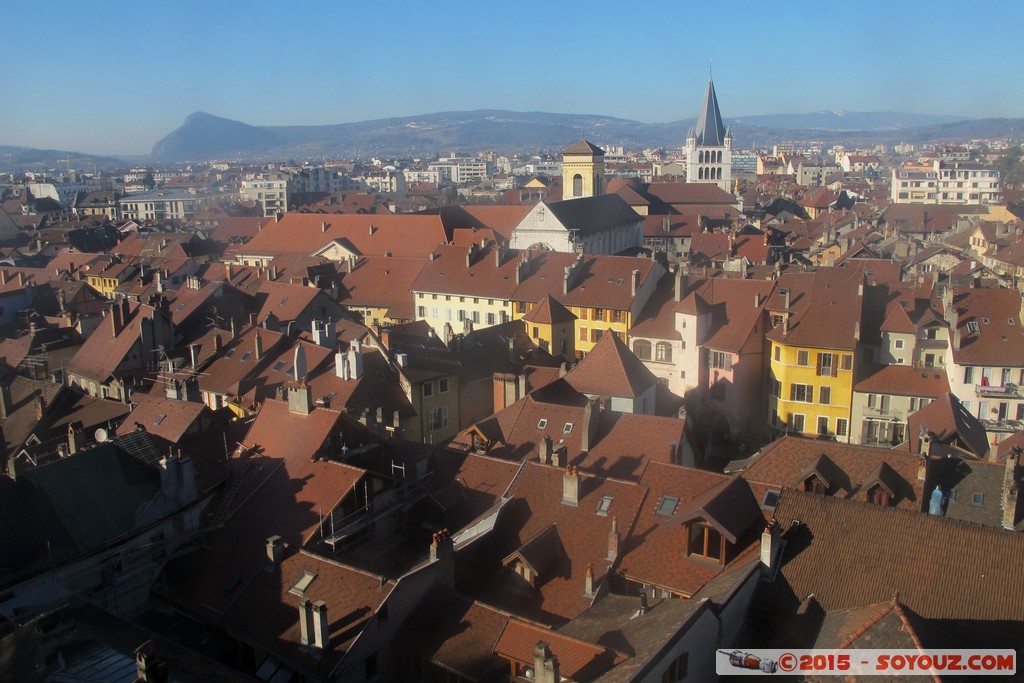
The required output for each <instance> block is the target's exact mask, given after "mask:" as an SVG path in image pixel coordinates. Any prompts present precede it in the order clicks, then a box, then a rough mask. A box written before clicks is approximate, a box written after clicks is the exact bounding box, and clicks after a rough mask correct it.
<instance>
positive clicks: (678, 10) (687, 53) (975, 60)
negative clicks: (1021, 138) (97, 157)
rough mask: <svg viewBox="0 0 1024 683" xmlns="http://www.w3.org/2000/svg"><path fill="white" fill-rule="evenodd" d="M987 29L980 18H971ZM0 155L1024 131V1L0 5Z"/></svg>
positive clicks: (177, 0) (240, 0)
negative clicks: (871, 130) (232, 131)
mask: <svg viewBox="0 0 1024 683" xmlns="http://www.w3.org/2000/svg"><path fill="white" fill-rule="evenodd" d="M978 11H982V14H981V15H979V14H977V12H978ZM2 18H3V25H4V26H5V30H4V31H3V34H4V35H3V39H2V40H0V63H2V64H3V65H4V67H5V76H6V78H5V79H4V81H5V83H4V86H3V89H2V95H0V144H12V145H23V146H28V147H44V148H56V149H70V150H77V151H83V152H89V153H109V154H146V153H148V152H149V150H150V148H151V147H152V145H153V143H154V142H156V141H157V140H159V139H160V138H161V137H163V136H164V135H166V134H167V133H169V132H170V131H172V130H174V129H175V128H177V127H178V126H179V125H180V124H181V123H182V121H183V120H184V118H185V117H186V116H187V115H188V114H190V113H192V112H194V111H207V112H210V113H211V114H216V115H218V116H224V117H227V118H231V119H237V120H240V121H245V122H246V123H251V124H256V125H300V124H323V123H344V122H348V121H360V120H365V119H373V118H381V117H387V116H407V115H416V114H425V113H431V112H437V111H448V110H466V109H491V108H493V109H512V110H517V111H547V112H562V113H580V114H584V113H585V114H604V115H609V116H618V117H623V118H629V119H636V120H639V121H644V122H667V121H674V120H678V119H683V118H689V117H692V116H695V115H696V113H697V108H698V106H699V104H700V100H701V97H702V95H703V89H704V83H705V79H706V78H707V72H708V64H709V61H713V68H714V75H715V86H716V88H717V90H718V98H719V103H720V105H721V108H722V113H723V115H724V116H725V117H727V118H728V117H734V116H746V115H754V114H775V113H805V112H810V111H818V110H840V109H842V110H849V111H883V110H887V111H903V112H915V113H935V114H957V115H964V116H971V117H986V116H1008V117H1020V116H1024V88H1022V87H1021V86H1022V80H1024V76H1022V67H1024V41H1022V40H1021V39H1020V31H1021V28H1022V27H1024V3H1022V2H1017V1H1016V0H1012V1H1011V0H999V1H997V2H988V3H984V4H983V5H982V4H981V3H965V2H949V1H946V0H933V1H931V2H903V1H901V0H888V1H886V2H864V1H858V2H849V3H833V2H821V3H813V4H812V3H803V2H795V1H794V2H786V1H782V2H758V1H751V2H730V1H728V0H718V1H716V2H682V1H673V2H636V3H623V2H614V3H610V2H609V3H604V2H589V3H584V2H573V1H563V0H555V1H554V2H550V3H545V2H489V1H484V2H481V1H480V0H474V1H472V2H444V1H442V0H432V1H431V2H424V1H421V0H409V1H408V2H388V1H386V0H382V1H378V2H365V3H357V2H353V1H351V0H350V1H344V2H339V1H323V2H320V1H308V0H307V1H302V2H296V3H283V2H273V3H272V2H263V1H256V0H253V1H249V0H203V1H202V2H198V1H193V0H174V1H173V2H170V1H168V2H139V1H138V0H134V1H132V2H107V1H104V0H96V1H94V2H60V1H58V2H57V3H54V4H50V5H45V9H43V6H41V5H39V4H37V3H32V2H11V3H6V5H5V7H4V9H3V13H2Z"/></svg>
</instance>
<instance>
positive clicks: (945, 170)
mask: <svg viewBox="0 0 1024 683" xmlns="http://www.w3.org/2000/svg"><path fill="white" fill-rule="evenodd" d="M890 199H891V200H892V201H893V203H896V204H966V205H978V204H993V203H997V202H999V201H1000V200H1001V199H1002V191H1001V189H1000V182H999V171H998V170H996V169H994V168H992V167H990V166H985V165H983V164H978V163H973V162H969V161H942V160H940V159H935V160H934V161H932V162H931V163H930V164H907V165H905V166H901V167H897V168H894V169H893V170H892V190H891V195H890Z"/></svg>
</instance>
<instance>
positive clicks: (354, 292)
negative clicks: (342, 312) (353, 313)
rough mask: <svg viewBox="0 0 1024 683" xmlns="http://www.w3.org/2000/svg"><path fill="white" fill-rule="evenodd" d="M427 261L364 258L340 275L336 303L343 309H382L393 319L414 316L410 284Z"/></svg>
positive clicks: (409, 318)
mask: <svg viewBox="0 0 1024 683" xmlns="http://www.w3.org/2000/svg"><path fill="white" fill-rule="evenodd" d="M425 263H426V261H424V260H422V259H404V258H387V257H379V256H363V257H361V258H359V259H358V260H357V261H356V266H355V268H354V269H353V270H352V272H350V273H344V275H343V276H342V286H341V291H340V292H339V295H338V303H340V304H342V305H343V306H352V307H359V308H362V307H372V308H385V309H387V315H388V317H389V318H391V319H393V320H413V319H414V318H415V317H416V314H415V305H414V302H413V294H412V291H413V290H412V285H413V282H415V281H416V278H417V277H418V276H419V274H420V270H421V269H422V268H423V265H424V264H425Z"/></svg>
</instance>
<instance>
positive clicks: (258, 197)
mask: <svg viewBox="0 0 1024 683" xmlns="http://www.w3.org/2000/svg"><path fill="white" fill-rule="evenodd" d="M294 191H295V189H294V181H293V180H292V179H291V177H290V176H288V175H287V174H285V173H264V174H263V175H262V176H261V177H259V178H257V179H256V180H243V181H242V191H241V193H240V196H241V199H242V201H243V202H257V203H259V204H260V205H261V206H262V207H263V215H264V216H274V215H276V214H278V213H286V212H287V211H288V199H289V198H290V196H291V195H292V193H293V192H294Z"/></svg>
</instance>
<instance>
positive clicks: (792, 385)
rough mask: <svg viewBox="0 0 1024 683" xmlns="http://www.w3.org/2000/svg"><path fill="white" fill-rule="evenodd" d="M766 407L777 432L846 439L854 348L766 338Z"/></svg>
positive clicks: (847, 435) (848, 431) (850, 400)
mask: <svg viewBox="0 0 1024 683" xmlns="http://www.w3.org/2000/svg"><path fill="white" fill-rule="evenodd" d="M768 352H769V356H768V357H769V364H770V365H769V385H770V386H769V392H768V410H769V422H770V424H771V425H772V426H773V427H775V428H776V429H779V430H780V431H788V432H794V433H800V434H803V435H805V436H808V437H811V438H817V437H819V436H824V437H828V438H834V439H835V440H837V441H842V442H849V439H850V413H851V406H852V404H853V362H854V358H853V356H854V350H853V349H818V348H807V347H797V346H790V345H786V344H780V343H778V342H769V350H768Z"/></svg>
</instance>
